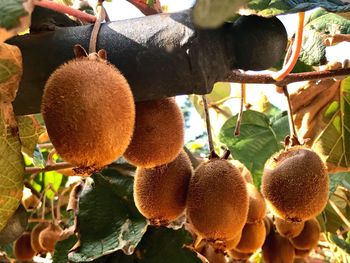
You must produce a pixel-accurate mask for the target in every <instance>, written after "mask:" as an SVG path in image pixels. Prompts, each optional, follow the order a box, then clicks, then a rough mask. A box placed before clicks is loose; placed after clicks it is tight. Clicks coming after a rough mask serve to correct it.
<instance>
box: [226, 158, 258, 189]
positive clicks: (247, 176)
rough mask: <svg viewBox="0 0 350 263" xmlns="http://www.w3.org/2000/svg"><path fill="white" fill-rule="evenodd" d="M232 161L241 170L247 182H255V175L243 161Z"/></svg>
mask: <svg viewBox="0 0 350 263" xmlns="http://www.w3.org/2000/svg"><path fill="white" fill-rule="evenodd" d="M230 162H231V163H232V164H233V165H234V166H236V168H237V169H238V170H239V171H240V172H241V175H242V176H243V178H244V180H245V181H246V182H247V183H250V184H254V180H253V176H252V174H251V172H250V171H249V170H248V168H247V167H246V166H245V165H244V164H243V163H241V162H240V161H238V160H231V161H230Z"/></svg>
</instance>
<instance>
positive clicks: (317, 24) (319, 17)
mask: <svg viewBox="0 0 350 263" xmlns="http://www.w3.org/2000/svg"><path fill="white" fill-rule="evenodd" d="M305 29H307V30H314V31H316V32H318V33H322V34H335V33H337V34H350V20H348V19H345V18H343V17H341V16H339V15H337V14H333V13H328V12H326V11H324V10H317V11H316V12H315V14H314V15H311V16H310V17H309V20H308V23H307V24H306V26H305Z"/></svg>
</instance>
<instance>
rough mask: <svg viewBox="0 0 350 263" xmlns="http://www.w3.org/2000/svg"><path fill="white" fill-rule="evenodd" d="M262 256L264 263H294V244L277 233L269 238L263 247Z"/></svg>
mask: <svg viewBox="0 0 350 263" xmlns="http://www.w3.org/2000/svg"><path fill="white" fill-rule="evenodd" d="M262 255H263V259H264V263H293V261H294V258H295V252H294V247H293V246H292V244H291V243H290V242H289V240H288V239H286V238H284V237H282V236H281V235H280V234H278V233H277V232H275V233H271V234H270V235H269V236H268V237H267V239H266V241H265V243H264V245H263V247H262Z"/></svg>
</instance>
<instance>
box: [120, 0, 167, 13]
mask: <svg viewBox="0 0 350 263" xmlns="http://www.w3.org/2000/svg"><path fill="white" fill-rule="evenodd" d="M127 1H128V2H129V3H130V4H133V5H134V6H136V7H137V8H138V9H139V10H140V11H141V12H142V13H143V14H144V15H146V16H149V15H155V14H159V13H162V8H161V5H160V2H159V0H156V1H155V3H154V5H153V7H149V5H147V3H146V0H127Z"/></svg>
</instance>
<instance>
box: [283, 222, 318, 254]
mask: <svg viewBox="0 0 350 263" xmlns="http://www.w3.org/2000/svg"><path fill="white" fill-rule="evenodd" d="M320 233H321V227H320V224H319V223H318V221H317V219H315V218H313V219H310V220H308V221H306V222H305V225H304V228H303V230H302V231H301V233H300V234H299V235H298V236H297V237H295V238H292V239H290V242H291V243H292V245H293V246H294V247H295V248H296V249H301V250H308V249H313V248H314V247H316V246H317V244H318V240H319V238H320Z"/></svg>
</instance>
